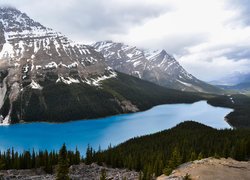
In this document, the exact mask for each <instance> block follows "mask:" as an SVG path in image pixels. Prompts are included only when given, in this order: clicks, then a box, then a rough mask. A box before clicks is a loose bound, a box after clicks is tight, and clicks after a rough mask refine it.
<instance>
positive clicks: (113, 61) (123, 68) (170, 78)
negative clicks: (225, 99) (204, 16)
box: [93, 41, 221, 93]
mask: <svg viewBox="0 0 250 180" xmlns="http://www.w3.org/2000/svg"><path fill="white" fill-rule="evenodd" d="M93 47H94V48H95V49H96V50H97V51H99V52H101V53H102V54H103V55H104V57H105V60H106V63H107V64H108V65H109V66H110V67H112V68H113V69H115V70H117V71H119V72H123V73H126V74H129V75H133V76H135V77H138V78H141V79H143V80H147V81H150V82H153V83H155V84H158V85H161V86H164V87H167V88H172V89H177V90H181V91H194V92H209V93H220V92H221V90H220V89H219V88H216V87H214V86H212V85H209V84H207V83H205V82H203V81H201V80H199V79H197V78H196V77H194V76H193V75H191V74H189V73H188V72H187V71H186V70H185V69H184V68H183V67H182V66H181V65H180V64H179V63H178V61H176V59H175V58H174V57H173V56H171V55H169V54H168V53H167V52H166V51H165V50H157V51H151V50H143V49H139V48H137V47H135V46H129V45H125V44H123V43H116V42H112V41H101V42H97V43H94V44H93Z"/></svg>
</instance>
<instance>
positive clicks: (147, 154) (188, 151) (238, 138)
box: [86, 121, 250, 179]
mask: <svg viewBox="0 0 250 180" xmlns="http://www.w3.org/2000/svg"><path fill="white" fill-rule="evenodd" d="M211 156H212V157H225V158H227V157H232V158H234V159H236V160H247V159H248V158H250V131H249V130H247V129H237V130H234V129H227V130H217V129H213V128H211V127H208V126H205V125H202V124H200V123H196V122H192V121H188V122H184V123H181V124H179V125H177V126H176V127H174V128H172V129H170V130H165V131H162V132H159V133H156V134H153V135H147V136H143V137H139V138H134V139H131V140H129V141H127V142H125V143H122V144H120V145H118V146H117V147H114V148H111V147H110V148H108V149H107V150H104V151H101V150H98V151H94V150H93V149H92V148H91V147H88V149H87V153H86V163H88V164H90V163H92V162H97V163H98V164H102V163H106V164H107V165H110V166H112V167H116V168H128V169H134V170H137V171H140V172H141V173H140V178H141V179H152V177H155V176H159V175H161V174H162V173H165V174H169V173H171V171H172V170H173V169H175V168H176V167H177V166H178V165H180V164H182V163H185V162H188V161H193V160H196V159H202V158H206V157H211Z"/></svg>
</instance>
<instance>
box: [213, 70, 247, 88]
mask: <svg viewBox="0 0 250 180" xmlns="http://www.w3.org/2000/svg"><path fill="white" fill-rule="evenodd" d="M249 82H250V73H239V72H238V73H233V74H231V75H229V76H227V77H224V78H221V79H219V80H216V81H211V82H210V83H211V84H214V85H219V86H220V85H222V86H234V85H237V84H242V83H249Z"/></svg>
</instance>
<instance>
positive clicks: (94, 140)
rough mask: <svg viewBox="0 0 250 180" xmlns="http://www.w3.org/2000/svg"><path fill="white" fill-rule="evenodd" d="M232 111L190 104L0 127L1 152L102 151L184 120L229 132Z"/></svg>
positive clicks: (198, 103)
mask: <svg viewBox="0 0 250 180" xmlns="http://www.w3.org/2000/svg"><path fill="white" fill-rule="evenodd" d="M231 111H232V109H227V108H218V107H213V106H210V105H209V104H207V102H206V101H200V102H196V103H193V104H171V105H159V106H155V107H153V108H152V109H150V110H147V111H144V112H138V113H132V114H123V115H116V116H110V117H106V118H100V119H95V120H93V119H92V120H82V121H73V122H68V123H62V124H52V123H30V124H16V125H10V126H0V150H6V149H7V148H11V147H14V148H15V150H18V151H22V150H24V149H25V150H32V149H33V148H34V149H35V150H44V149H47V150H58V149H59V148H60V147H61V145H62V144H63V143H64V142H65V143H66V145H67V147H68V148H69V149H72V150H73V149H75V147H76V146H77V147H78V149H80V151H81V152H82V153H85V151H86V147H87V145H88V144H90V145H91V146H92V147H93V148H95V149H98V147H99V145H100V146H101V148H102V149H105V148H107V147H108V146H109V145H110V144H111V145H112V146H114V145H117V144H119V143H122V142H124V141H126V140H128V139H130V138H132V137H136V136H142V135H146V134H151V133H155V132H158V131H161V130H165V129H169V128H171V127H174V126H175V125H177V124H179V123H180V122H183V121H185V120H193V121H197V122H200V123H203V124H205V125H208V126H211V127H214V128H218V129H222V128H230V126H229V124H228V123H227V122H226V121H225V120H224V117H225V116H226V115H227V114H228V113H229V112H231Z"/></svg>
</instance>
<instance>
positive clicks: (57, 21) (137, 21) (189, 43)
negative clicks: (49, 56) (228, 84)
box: [0, 0, 250, 81]
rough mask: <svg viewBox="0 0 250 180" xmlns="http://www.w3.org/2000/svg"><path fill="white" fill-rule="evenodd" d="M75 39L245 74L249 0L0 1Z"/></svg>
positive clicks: (211, 77)
mask: <svg viewBox="0 0 250 180" xmlns="http://www.w3.org/2000/svg"><path fill="white" fill-rule="evenodd" d="M0 5H11V6H14V7H16V8H17V9H19V10H21V11H23V12H25V13H26V14H27V15H29V16H30V17H31V18H33V19H34V20H36V21H38V22H40V23H41V24H43V25H44V26H47V27H50V28H53V29H54V30H57V31H60V32H62V33H63V34H65V35H67V36H68V37H70V38H71V39H72V40H73V41H75V42H79V43H85V44H89V43H93V42H96V41H102V40H113V41H116V42H123V43H126V44H129V45H134V46H137V47H139V48H143V49H153V50H154V49H165V50H166V51H167V52H168V53H170V54H172V55H173V56H174V57H175V58H176V59H177V60H178V61H179V62H180V64H181V65H182V66H183V67H184V68H185V69H186V70H187V71H188V72H189V73H191V74H193V75H194V76H196V77H198V78H200V79H202V80H204V81H215V80H220V79H223V78H225V77H230V76H232V74H234V73H235V74H239V73H250V2H249V0H237V1H235V0H0Z"/></svg>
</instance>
